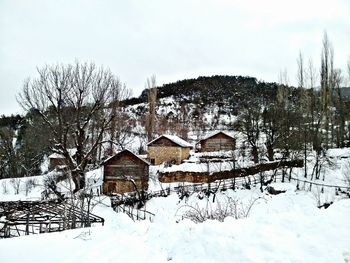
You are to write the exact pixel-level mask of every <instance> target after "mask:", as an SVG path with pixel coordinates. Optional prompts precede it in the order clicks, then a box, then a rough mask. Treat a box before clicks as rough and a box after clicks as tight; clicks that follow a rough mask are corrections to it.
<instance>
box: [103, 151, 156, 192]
mask: <svg viewBox="0 0 350 263" xmlns="http://www.w3.org/2000/svg"><path fill="white" fill-rule="evenodd" d="M102 165H103V193H104V194H112V193H118V194H124V193H128V192H135V191H140V190H147V189H148V178H149V176H148V172H149V163H148V162H147V161H145V160H144V159H142V158H140V157H138V156H137V155H135V154H133V153H132V152H131V151H129V150H123V151H121V152H119V153H117V154H116V155H114V156H112V157H110V158H108V159H107V160H105V161H104V162H103V163H102ZM135 187H136V188H137V189H135Z"/></svg>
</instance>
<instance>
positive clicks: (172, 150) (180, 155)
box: [147, 135, 193, 165]
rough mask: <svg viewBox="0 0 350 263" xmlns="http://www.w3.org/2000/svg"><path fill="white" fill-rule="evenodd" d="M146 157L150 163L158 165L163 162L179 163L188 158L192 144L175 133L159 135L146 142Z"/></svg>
mask: <svg viewBox="0 0 350 263" xmlns="http://www.w3.org/2000/svg"><path fill="white" fill-rule="evenodd" d="M147 147H148V155H147V158H148V160H150V162H151V164H153V165H159V164H162V163H164V162H171V163H174V164H180V163H181V162H182V161H183V160H185V159H188V158H189V156H190V150H191V149H192V148H193V147H192V145H191V144H190V143H188V142H186V141H185V140H183V139H181V138H180V137H178V136H175V135H161V136H159V137H158V138H156V139H154V140H153V141H151V142H149V143H148V144H147Z"/></svg>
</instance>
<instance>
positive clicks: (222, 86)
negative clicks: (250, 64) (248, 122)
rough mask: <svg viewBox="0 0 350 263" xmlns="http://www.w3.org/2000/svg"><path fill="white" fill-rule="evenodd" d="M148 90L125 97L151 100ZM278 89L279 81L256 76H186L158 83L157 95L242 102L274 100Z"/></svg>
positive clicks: (208, 101)
mask: <svg viewBox="0 0 350 263" xmlns="http://www.w3.org/2000/svg"><path fill="white" fill-rule="evenodd" d="M147 92H148V90H146V89H145V90H144V91H143V92H142V94H141V95H140V97H138V98H132V99H129V100H126V101H124V103H125V105H132V104H138V103H142V102H146V101H147ZM276 93H277V84H276V83H266V82H262V81H257V79H256V78H253V77H242V76H211V77H198V78H196V79H185V80H180V81H177V82H174V83H169V84H165V85H163V86H162V87H158V90H157V98H158V99H161V98H165V97H173V98H174V99H175V100H176V101H180V100H181V101H184V102H188V103H204V104H212V103H217V102H224V103H229V104H231V105H237V104H238V105H239V104H241V103H247V102H249V100H250V99H253V98H254V99H258V100H274V99H275V98H276Z"/></svg>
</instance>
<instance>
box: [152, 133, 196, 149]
mask: <svg viewBox="0 0 350 263" xmlns="http://www.w3.org/2000/svg"><path fill="white" fill-rule="evenodd" d="M161 138H167V139H169V140H170V141H172V142H173V143H175V144H177V145H179V146H180V147H185V148H187V147H189V148H192V147H193V146H192V144H190V143H188V142H186V141H185V140H183V139H181V138H180V137H178V136H176V135H168V134H163V135H161V136H159V137H158V138H156V139H154V140H153V141H151V142H149V143H148V144H147V145H150V144H152V143H154V142H155V141H157V140H159V139H161Z"/></svg>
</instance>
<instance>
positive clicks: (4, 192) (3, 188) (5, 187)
mask: <svg viewBox="0 0 350 263" xmlns="http://www.w3.org/2000/svg"><path fill="white" fill-rule="evenodd" d="M1 186H2V193H3V194H7V193H8V188H7V181H6V180H3V181H2V182H1Z"/></svg>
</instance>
